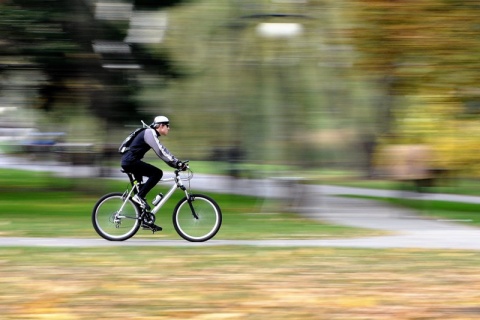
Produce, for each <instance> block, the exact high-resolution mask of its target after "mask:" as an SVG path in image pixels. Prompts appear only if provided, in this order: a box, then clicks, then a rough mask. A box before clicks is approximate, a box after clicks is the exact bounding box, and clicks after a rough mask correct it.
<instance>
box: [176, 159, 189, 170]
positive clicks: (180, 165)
mask: <svg viewBox="0 0 480 320" xmlns="http://www.w3.org/2000/svg"><path fill="white" fill-rule="evenodd" d="M187 168H188V165H187V164H186V163H185V162H182V161H178V162H177V169H179V170H181V171H185V170H187Z"/></svg>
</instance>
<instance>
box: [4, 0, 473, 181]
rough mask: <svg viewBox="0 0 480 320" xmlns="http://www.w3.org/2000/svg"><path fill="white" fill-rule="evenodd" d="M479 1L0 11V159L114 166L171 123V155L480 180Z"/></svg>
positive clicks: (268, 1)
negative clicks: (139, 140) (155, 127)
mask: <svg viewBox="0 0 480 320" xmlns="http://www.w3.org/2000/svg"><path fill="white" fill-rule="evenodd" d="M479 15H480V4H478V3H477V1H456V0H448V1H447V0H444V1H438V0H421V1H419V0H398V1H391V0H377V1H367V0H364V1H361V0H224V1H217V0H184V1H181V0H165V1H153V0H131V1H128V0H101V1H96V0H44V1H36V0H0V32H1V34H2V37H1V39H0V148H1V151H2V152H3V153H9V154H15V155H24V156H25V155H26V156H29V157H34V158H35V159H41V158H52V157H54V158H55V159H56V160H57V161H63V162H68V163H72V164H88V165H93V166H98V165H102V166H104V165H111V166H117V165H118V160H119V155H118V154H117V152H116V150H117V148H118V145H119V144H120V142H121V141H122V140H123V139H124V137H125V136H126V135H128V133H129V132H131V131H132V130H133V129H135V128H136V127H138V126H140V120H144V121H145V122H147V123H151V121H152V120H153V118H154V117H155V116H156V115H166V116H167V117H169V118H170V120H171V125H172V130H171V132H170V135H169V136H168V137H167V138H164V139H163V140H162V142H164V143H165V145H166V146H167V147H168V148H169V149H170V150H171V151H172V152H173V153H174V154H175V155H177V156H178V157H179V158H182V159H191V160H209V161H223V162H227V163H231V164H235V165H236V166H237V168H240V169H238V170H230V174H232V175H238V176H242V175H244V176H246V175H248V170H246V169H245V168H246V167H242V164H262V165H265V164H268V165H275V166H276V167H275V171H276V172H277V171H278V170H280V169H279V168H286V169H287V170H289V171H295V170H299V169H302V170H303V169H305V168H309V169H319V170H325V171H334V170H340V171H341V172H348V174H351V175H353V176H358V177H366V178H370V179H372V178H377V177H389V178H392V179H400V180H402V179H413V180H430V179H432V177H437V176H443V175H449V176H455V177H458V176H463V177H477V175H479V174H480V161H478V160H480V155H479V152H478V150H479V147H480V145H479V143H480V139H479V138H480V125H479V124H480V87H479V86H478V83H479V80H480V59H479V58H480V57H479V56H480V50H479V49H480V22H479V20H478V16H479Z"/></svg>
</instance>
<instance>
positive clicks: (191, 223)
mask: <svg viewBox="0 0 480 320" xmlns="http://www.w3.org/2000/svg"><path fill="white" fill-rule="evenodd" d="M221 225H222V211H221V210H220V207H219V206H218V204H217V203H216V202H215V200H213V199H212V198H210V197H208V196H205V195H201V194H193V195H191V196H190V199H188V198H187V197H185V198H183V199H182V200H180V202H179V203H178V204H177V206H176V207H175V209H174V210H173V226H174V227H175V230H176V231H177V233H178V234H179V235H180V236H181V237H182V238H183V239H185V240H188V241H191V242H202V241H207V240H209V239H211V238H213V237H214V236H215V235H216V234H217V232H218V230H219V229H220V226H221Z"/></svg>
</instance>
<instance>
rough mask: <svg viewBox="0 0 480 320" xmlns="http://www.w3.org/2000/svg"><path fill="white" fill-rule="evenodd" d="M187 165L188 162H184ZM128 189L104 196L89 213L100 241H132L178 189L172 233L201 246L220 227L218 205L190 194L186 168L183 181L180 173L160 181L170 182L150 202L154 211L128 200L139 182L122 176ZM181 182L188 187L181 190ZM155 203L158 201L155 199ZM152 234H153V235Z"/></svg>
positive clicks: (178, 171)
mask: <svg viewBox="0 0 480 320" xmlns="http://www.w3.org/2000/svg"><path fill="white" fill-rule="evenodd" d="M187 163H188V161H187ZM122 172H123V173H125V174H126V175H127V176H128V178H129V180H130V186H131V188H130V189H129V187H127V190H126V191H125V192H123V193H121V192H113V193H109V194H106V195H104V196H103V197H102V198H100V199H99V200H98V201H97V203H96V204H95V206H94V208H93V212H92V224H93V228H94V229H95V231H96V232H97V233H98V234H99V235H100V236H101V237H102V238H104V239H106V240H110V241H124V240H127V239H129V238H131V237H133V236H134V235H135V234H136V233H137V232H138V230H139V229H140V226H141V225H142V223H145V224H146V225H148V224H153V223H154V222H155V220H156V213H157V212H158V211H159V210H160V208H162V207H163V205H164V204H165V203H166V202H167V201H168V199H170V197H171V196H172V195H173V193H174V192H175V191H176V190H177V189H180V190H182V191H183V192H185V197H184V198H182V199H181V200H180V201H179V202H178V203H177V205H176V206H175V209H174V210H173V215H172V222H173V226H174V228H175V231H176V232H177V233H178V234H179V235H180V236H181V237H182V238H183V239H185V240H187V241H191V242H203V241H207V240H209V239H211V238H213V237H214V236H215V235H216V234H217V232H218V230H220V227H221V224H222V212H221V209H220V207H219V205H218V204H217V203H216V202H215V200H213V199H212V198H210V197H208V196H206V195H203V194H192V193H190V180H191V179H192V178H193V172H192V171H191V170H190V167H189V166H188V165H187V177H186V178H182V177H181V176H180V172H181V170H179V169H176V170H175V171H174V177H173V178H166V179H162V180H160V182H159V183H162V182H172V181H173V182H174V183H173V184H172V186H171V188H170V189H169V190H168V191H167V193H166V194H165V196H163V197H161V194H159V196H160V197H161V200H159V201H158V202H156V201H155V200H154V202H153V203H154V207H153V209H152V210H151V211H146V210H145V209H142V208H140V206H139V205H138V204H137V203H136V202H134V201H133V200H132V197H133V196H134V195H135V194H137V193H138V191H139V190H140V185H141V181H137V180H136V179H135V177H134V175H133V174H132V173H130V172H125V171H124V170H122ZM183 180H187V181H189V187H188V189H187V187H185V185H184V184H183ZM157 200H158V199H157ZM153 232H154V233H155V231H153Z"/></svg>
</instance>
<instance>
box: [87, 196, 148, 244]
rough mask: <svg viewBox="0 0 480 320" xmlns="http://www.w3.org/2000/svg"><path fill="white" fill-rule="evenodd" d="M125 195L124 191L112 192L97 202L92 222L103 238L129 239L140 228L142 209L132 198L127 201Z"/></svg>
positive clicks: (113, 239)
mask: <svg viewBox="0 0 480 320" xmlns="http://www.w3.org/2000/svg"><path fill="white" fill-rule="evenodd" d="M124 197H125V196H124V194H122V193H110V194H107V195H105V196H103V197H102V198H101V199H100V200H98V202H97V203H96V204H95V207H94V208H93V212H92V224H93V228H94V229H95V231H96V232H97V233H98V234H99V235H100V236H101V237H102V238H104V239H107V240H110V241H123V240H127V239H129V238H131V237H132V236H133V235H134V234H135V233H137V231H138V229H139V228H140V220H139V217H140V210H139V209H138V207H137V206H136V205H135V203H134V202H133V201H132V200H131V199H127V200H126V201H125V198H124Z"/></svg>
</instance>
